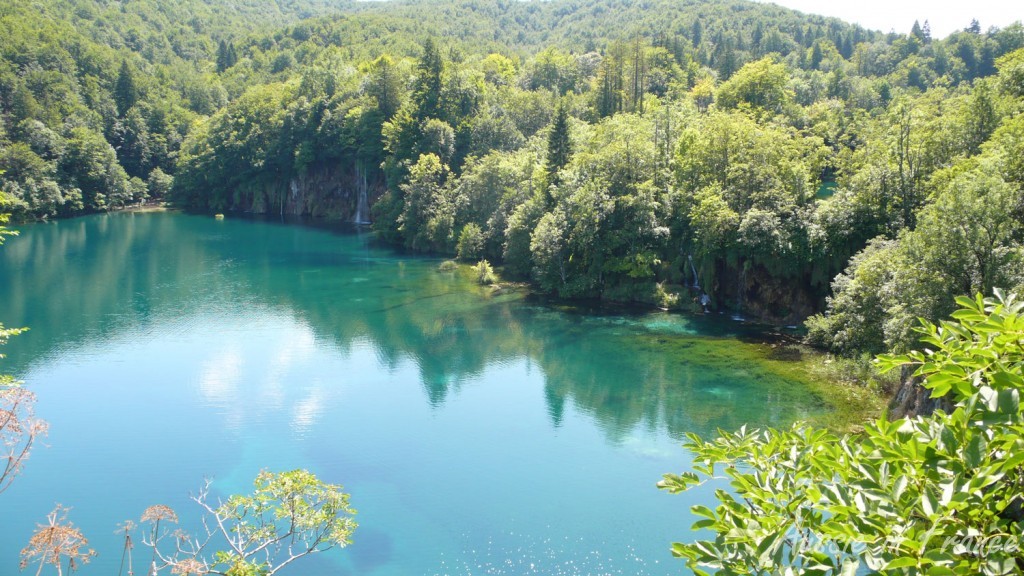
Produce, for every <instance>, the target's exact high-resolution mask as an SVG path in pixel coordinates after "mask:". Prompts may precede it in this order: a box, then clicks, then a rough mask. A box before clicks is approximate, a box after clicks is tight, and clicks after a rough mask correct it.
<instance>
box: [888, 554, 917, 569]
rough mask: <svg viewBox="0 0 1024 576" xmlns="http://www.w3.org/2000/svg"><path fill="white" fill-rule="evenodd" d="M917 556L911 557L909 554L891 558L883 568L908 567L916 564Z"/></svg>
mask: <svg viewBox="0 0 1024 576" xmlns="http://www.w3.org/2000/svg"><path fill="white" fill-rule="evenodd" d="M917 565H918V560H917V558H911V557H909V556H902V557H897V558H893V559H892V560H890V561H889V563H888V564H886V565H885V568H884V569H885V570H895V569H897V568H910V567H911V566H917Z"/></svg>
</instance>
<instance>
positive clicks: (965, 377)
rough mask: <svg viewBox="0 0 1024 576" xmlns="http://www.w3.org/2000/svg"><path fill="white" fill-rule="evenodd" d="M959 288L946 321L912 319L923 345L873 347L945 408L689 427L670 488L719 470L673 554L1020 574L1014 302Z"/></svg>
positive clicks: (736, 570) (734, 562) (1022, 365)
mask: <svg viewBox="0 0 1024 576" xmlns="http://www.w3.org/2000/svg"><path fill="white" fill-rule="evenodd" d="M995 295H996V296H995V298H989V299H982V297H981V296H980V295H979V296H978V297H977V298H976V299H975V300H971V299H969V298H959V299H958V300H957V303H958V304H959V306H960V308H959V309H958V310H957V311H956V312H954V313H953V318H954V320H953V321H944V322H942V323H941V324H940V325H938V326H935V325H933V324H929V323H926V322H922V327H921V328H920V329H919V330H920V332H921V334H922V335H923V338H922V341H923V342H924V344H925V345H926V346H928V348H926V349H925V350H923V351H915V352H911V353H909V354H907V355H904V356H883V357H880V358H879V363H880V364H881V365H882V367H883V368H885V369H889V370H891V369H893V368H896V367H900V366H914V367H916V370H915V372H914V374H915V375H916V376H919V377H921V378H922V379H923V385H924V386H925V387H926V388H927V389H930V390H931V391H932V396H933V397H940V396H949V397H950V398H951V399H952V400H953V401H954V402H955V406H956V407H955V409H954V410H953V411H952V413H950V414H946V413H944V412H941V411H939V412H936V413H935V414H933V415H931V416H928V417H915V418H905V419H902V420H898V421H895V422H889V421H887V420H885V419H881V420H879V421H877V422H874V423H872V424H870V425H868V426H866V428H865V431H864V433H863V434H862V435H859V436H849V435H845V436H842V437H838V436H836V435H835V434H833V433H830V432H828V431H826V430H816V429H814V428H811V427H808V426H806V425H801V424H797V425H794V426H793V427H792V428H790V429H788V430H763V431H761V430H758V431H749V430H746V429H740V430H739V431H738V432H736V433H723V434H722V435H721V437H719V438H717V439H715V440H712V441H705V440H703V439H701V438H700V437H698V436H697V435H690V441H689V442H688V443H687V445H686V446H687V448H688V449H689V450H691V451H692V452H693V454H694V471H693V472H684V473H682V474H667V475H665V477H664V479H663V480H662V481H661V482H660V483H659V487H661V488H663V489H667V490H669V491H670V492H672V493H677V492H682V491H686V490H690V489H692V488H694V487H696V486H699V485H702V484H704V483H706V482H708V481H722V480H728V481H729V484H730V486H731V490H726V489H724V488H722V489H719V490H717V491H716V493H715V496H716V498H717V499H718V501H719V505H718V506H717V507H716V508H715V509H714V510H712V509H710V508H708V507H705V506H699V505H698V506H694V507H693V508H692V511H693V512H694V514H696V515H698V516H700V517H701V519H700V520H699V521H697V522H696V523H695V524H694V525H693V529H694V530H701V529H707V530H711V531H712V532H714V536H713V537H712V538H710V539H702V540H698V541H695V542H692V543H675V544H673V548H672V551H673V553H674V554H675V555H676V556H678V557H682V558H684V559H685V560H686V561H687V564H688V565H689V567H690V568H692V569H693V570H694V571H695V573H697V574H707V573H708V572H706V571H705V569H708V568H710V569H714V570H717V573H718V574H722V575H729V574H807V575H839V574H842V575H853V574H855V573H861V572H862V571H863V570H864V569H867V570H868V571H869V573H872V574H907V575H913V574H928V575H932V574H935V575H940V574H964V575H968V574H970V575H974V574H992V575H997V574H1018V573H1020V572H1021V571H1022V570H1024V557H1022V554H1021V550H1022V549H1024V497H1022V494H1024V413H1022V411H1021V405H1020V390H1021V389H1022V388H1024V303H1022V302H1020V301H1018V300H1017V299H1016V298H1015V297H1014V296H1013V295H1010V296H1006V297H1004V295H1003V294H1002V293H1001V292H1000V291H998V290H996V291H995Z"/></svg>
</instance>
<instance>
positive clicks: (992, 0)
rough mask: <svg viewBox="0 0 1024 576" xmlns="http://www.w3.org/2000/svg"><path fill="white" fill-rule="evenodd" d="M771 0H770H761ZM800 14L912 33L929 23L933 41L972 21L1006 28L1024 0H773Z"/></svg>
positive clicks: (1020, 13)
mask: <svg viewBox="0 0 1024 576" xmlns="http://www.w3.org/2000/svg"><path fill="white" fill-rule="evenodd" d="M762 1H768V0H762ZM770 1H771V2H772V3H774V4H778V5H779V6H785V7H787V8H793V9H794V10H799V11H801V12H807V13H811V14H821V15H824V16H835V17H837V18H841V19H843V20H846V21H847V22H852V23H857V24H860V25H861V26H864V27H865V28H870V29H873V30H881V31H882V32H888V31H889V30H895V31H896V32H899V33H907V32H910V27H911V26H913V25H914V20H919V21H920V22H921V24H924V21H925V20H928V23H929V25H930V26H931V30H932V37H933V38H943V37H945V36H948V35H949V34H950V33H952V32H955V31H957V30H962V29H964V28H966V27H967V26H968V25H970V23H971V19H972V18H976V19H977V20H978V22H979V23H980V24H981V29H982V30H983V31H984V30H988V28H989V26H998V27H1000V28H1003V27H1005V26H1007V25H1008V24H1012V23H1013V22H1017V21H1020V20H1024V2H1022V1H1021V0H770Z"/></svg>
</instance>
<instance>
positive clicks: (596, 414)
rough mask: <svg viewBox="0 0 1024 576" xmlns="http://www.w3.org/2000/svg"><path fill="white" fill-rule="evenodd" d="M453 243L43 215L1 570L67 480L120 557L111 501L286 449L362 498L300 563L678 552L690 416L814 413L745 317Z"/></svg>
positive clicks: (29, 238)
mask: <svg viewBox="0 0 1024 576" xmlns="http://www.w3.org/2000/svg"><path fill="white" fill-rule="evenodd" d="M437 264H438V260H436V259H427V258H419V257H412V256H405V255H400V254H394V253H392V252H390V251H388V250H386V249H383V248H379V247H375V246H373V245H372V243H370V241H369V239H368V238H367V237H365V236H359V235H356V234H352V233H344V232H341V231H333V230H323V229H316V230H314V229H309V228H304V227H297V226H286V225H282V224H274V223H268V222H253V221H239V220H232V219H228V220H225V221H215V220H213V219H210V218H203V217H197V216H185V215H180V214H113V215H104V216H95V217H89V218H81V219H76V220H70V221H61V222H57V223H48V224H39V225H34V226H30V227H27V228H25V229H24V230H23V234H22V235H21V236H20V237H18V238H15V239H11V240H10V241H9V242H8V244H7V245H6V246H5V247H4V248H3V249H0V302H2V303H3V307H2V309H0V321H2V322H4V323H5V324H6V325H8V326H22V325H27V326H31V328H32V330H31V331H30V332H28V333H26V334H24V335H22V336H19V337H18V338H16V339H14V340H12V342H11V345H10V346H8V349H7V350H5V352H7V353H8V354H9V356H10V357H9V362H8V363H7V364H5V365H4V368H5V369H6V370H9V371H13V372H16V373H18V374H20V375H22V376H24V377H25V378H26V379H27V380H28V381H29V383H30V385H32V386H33V388H34V389H35V390H37V391H38V392H39V394H40V405H39V410H38V411H39V412H40V413H41V415H42V416H43V417H45V418H48V419H50V421H51V423H52V425H53V426H52V429H51V436H50V445H51V446H50V447H49V448H47V449H46V450H42V451H39V452H38V453H37V454H36V455H34V457H33V460H32V462H31V464H30V467H29V469H28V470H27V471H26V475H25V476H24V477H23V478H21V479H19V480H23V481H22V482H21V483H16V484H15V485H14V487H13V490H14V492H8V493H5V497H6V498H7V499H6V500H4V506H5V508H4V517H5V525H4V527H3V528H0V573H7V571H8V570H7V568H8V567H10V566H9V563H5V561H6V560H7V559H15V558H16V557H17V551H18V549H19V548H20V546H21V545H22V544H23V542H24V539H25V537H26V536H25V535H26V534H28V533H29V532H30V530H31V528H32V527H33V525H34V522H35V521H36V520H38V519H41V518H42V516H43V515H45V513H46V512H47V511H48V510H49V509H51V508H52V505H53V502H54V501H55V500H58V499H59V500H60V501H61V502H63V503H65V504H69V505H73V506H75V507H76V508H75V519H76V522H78V523H80V525H81V527H82V529H83V530H85V531H86V533H88V534H90V535H93V536H92V537H93V538H95V540H94V542H95V545H96V546H97V548H99V549H100V558H98V559H97V560H96V561H95V563H94V564H93V565H92V566H91V567H90V568H89V572H87V573H86V572H83V573H86V574H88V573H112V571H113V570H115V569H116V566H117V563H116V562H117V559H118V555H119V553H120V549H119V548H117V549H110V548H109V547H108V548H103V547H102V546H105V545H106V546H109V544H110V543H109V542H107V541H104V539H103V537H102V535H103V534H110V533H112V531H113V528H114V525H115V523H116V522H117V521H119V520H123V519H124V518H137V517H138V514H139V513H140V512H141V510H142V509H144V508H145V507H146V506H148V505H150V504H153V503H154V500H157V501H162V502H164V503H166V504H168V505H172V506H173V507H184V508H183V510H187V508H188V506H189V502H188V500H187V491H188V490H189V489H190V488H195V487H197V485H198V483H199V481H200V480H201V478H203V477H204V476H206V475H210V476H215V477H216V483H215V485H214V486H215V490H216V491H217V493H218V494H220V495H227V494H232V493H241V492H245V491H247V490H248V488H249V487H250V486H251V481H252V478H253V477H254V475H255V474H256V473H257V472H258V471H259V470H260V469H261V468H265V467H268V466H272V467H273V468H274V469H276V470H286V469H290V468H296V467H303V468H308V469H310V470H313V471H314V472H315V473H317V474H318V475H320V476H321V477H323V478H325V479H328V480H329V481H332V482H340V483H343V484H344V485H345V486H346V488H348V489H349V490H350V491H351V492H352V494H353V496H354V502H355V505H356V508H357V509H359V511H360V516H359V522H360V529H359V531H357V534H356V545H355V546H353V547H352V549H351V550H346V551H345V552H344V553H343V554H339V555H337V556H332V557H325V558H318V559H315V560H312V561H310V562H309V563H305V564H303V565H302V566H301V568H297V569H296V570H297V572H293V573H292V574H303V575H314V576H316V575H321V574H323V575H331V576H339V575H344V574H360V575H362V576H365V575H372V576H393V575H400V574H434V573H436V574H445V573H452V572H466V571H469V572H474V573H493V574H522V573H539V574H590V573H603V574H631V575H636V576H638V575H642V574H670V573H674V572H675V571H676V565H675V564H673V563H672V562H671V560H670V558H669V556H668V552H667V546H668V543H669V542H670V541H672V540H673V539H678V538H680V537H685V536H686V534H687V532H686V530H685V528H686V524H688V521H687V520H680V518H685V513H686V512H685V511H686V509H687V508H688V506H689V505H691V504H692V503H694V502H693V501H690V500H688V498H690V497H691V496H690V495H689V494H688V495H687V496H686V497H675V498H670V497H667V496H665V495H664V494H661V493H659V492H658V491H657V490H655V489H654V486H653V484H654V482H655V481H656V480H657V479H658V477H659V476H660V474H661V473H664V472H666V471H670V470H671V471H678V470H679V469H680V468H681V467H685V453H683V452H682V451H681V450H680V449H679V448H678V441H679V439H681V437H682V435H683V434H684V433H685V432H690V431H696V432H701V433H709V432H711V431H713V430H714V429H715V428H717V427H722V428H735V427H738V426H739V425H740V424H743V423H746V422H750V423H753V424H762V423H784V422H787V421H789V420H792V419H795V418H798V417H805V416H809V415H813V414H815V413H817V412H819V411H820V408H819V407H818V406H817V402H816V401H815V399H814V398H813V397H812V396H811V395H810V394H808V392H807V391H806V389H805V388H804V387H803V386H801V385H800V384H799V380H800V378H801V377H802V376H801V373H800V371H799V369H798V367H799V363H798V362H795V361H794V358H793V357H790V356H787V355H786V354H779V353H778V349H774V348H771V347H770V346H767V345H765V344H763V343H762V342H761V340H760V339H759V338H758V337H755V336H754V335H745V334H737V333H734V332H735V329H736V326H735V325H733V324H731V323H725V324H722V323H716V322H714V321H708V320H706V319H699V318H687V317H682V316H677V315H669V314H661V313H643V314H636V313H634V314H627V313H624V314H608V313H600V312H595V311H588V310H579V309H575V308H571V307H562V306H555V305H546V304H541V303H538V302H533V301H530V300H527V299H525V298H524V297H523V295H522V294H519V293H516V292H509V291H506V292H494V291H492V290H491V289H490V288H482V287H479V286H477V285H476V284H475V283H474V282H473V281H472V278H470V277H469V276H468V275H463V274H460V273H441V272H438V271H437ZM708 494H710V493H708ZM708 494H705V496H707V495H708ZM113 495H116V497H115V496H113ZM694 497H698V498H699V497H701V496H700V494H699V493H697V494H696V495H695V496H694ZM8 519H10V520H8ZM114 544H115V545H116V542H115V543H114Z"/></svg>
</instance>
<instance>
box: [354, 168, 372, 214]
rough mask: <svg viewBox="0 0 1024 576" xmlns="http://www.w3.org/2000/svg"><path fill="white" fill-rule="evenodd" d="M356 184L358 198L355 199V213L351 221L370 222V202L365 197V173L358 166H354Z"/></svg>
mask: <svg viewBox="0 0 1024 576" xmlns="http://www.w3.org/2000/svg"><path fill="white" fill-rule="evenodd" d="M356 185H357V186H358V188H359V199H358V200H357V201H356V214H355V216H354V217H353V218H352V221H353V222H354V223H356V224H369V223H370V203H369V202H368V201H367V198H366V189H367V188H368V186H367V184H366V174H363V171H362V170H360V169H359V168H358V167H357V168H356Z"/></svg>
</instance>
